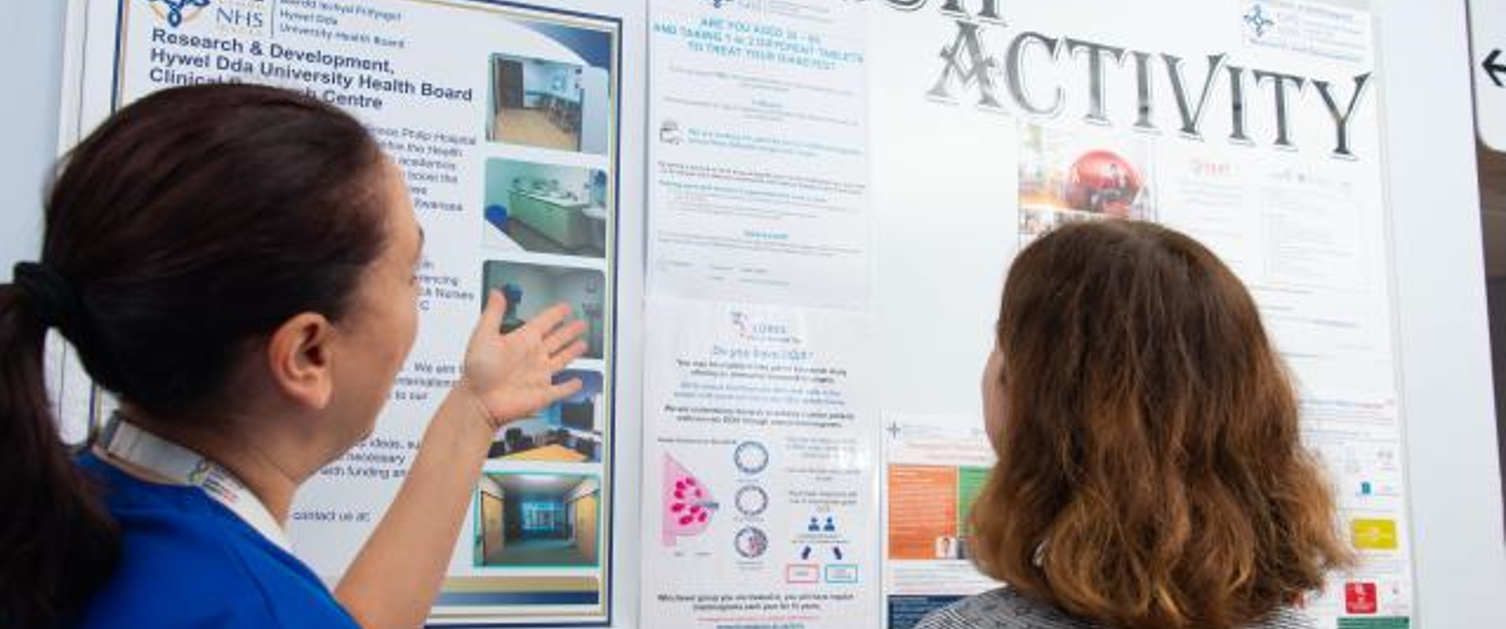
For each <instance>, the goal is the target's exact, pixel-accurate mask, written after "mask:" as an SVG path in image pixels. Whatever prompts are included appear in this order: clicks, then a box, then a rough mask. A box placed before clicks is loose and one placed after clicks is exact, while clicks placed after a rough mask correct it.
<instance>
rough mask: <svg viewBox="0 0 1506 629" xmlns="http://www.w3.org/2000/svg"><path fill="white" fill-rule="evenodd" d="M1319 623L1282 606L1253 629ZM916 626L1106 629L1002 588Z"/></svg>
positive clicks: (1306, 627)
mask: <svg viewBox="0 0 1506 629" xmlns="http://www.w3.org/2000/svg"><path fill="white" fill-rule="evenodd" d="M1317 626H1318V625H1317V622H1316V621H1314V620H1313V619H1312V618H1311V617H1309V616H1308V615H1306V614H1303V613H1302V612H1299V611H1297V610H1294V609H1281V610H1278V611H1277V612H1276V613H1274V614H1272V615H1271V617H1269V618H1267V619H1265V620H1264V621H1262V622H1260V623H1258V624H1255V625H1251V627H1250V629H1316V628H1317ZM915 629H1104V627H1103V626H1102V625H1100V624H1098V623H1095V622H1093V621H1091V620H1087V619H1084V618H1078V617H1076V616H1072V615H1069V614H1067V613H1066V612H1064V611H1062V610H1059V609H1057V608H1056V607H1054V606H1051V605H1048V604H1046V603H1041V602H1038V601H1035V600H1033V599H1029V598H1026V597H1024V596H1021V595H1020V594H1019V593H1017V592H1015V591H1014V590H1011V589H1009V588H999V589H997V590H994V591H992V592H986V593H983V594H979V595H977V596H973V597H970V598H965V599H963V600H960V601H957V602H956V603H953V604H951V605H948V606H946V607H943V608H941V609H938V610H936V611H935V612H932V613H931V614H930V615H929V616H926V617H925V619H924V620H921V621H920V624H918V625H916V626H915Z"/></svg>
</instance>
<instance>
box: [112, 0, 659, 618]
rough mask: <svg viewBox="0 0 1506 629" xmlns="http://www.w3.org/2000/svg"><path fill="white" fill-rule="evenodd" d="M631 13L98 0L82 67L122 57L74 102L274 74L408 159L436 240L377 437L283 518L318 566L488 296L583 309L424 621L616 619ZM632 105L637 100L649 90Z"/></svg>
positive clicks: (345, 559) (346, 1)
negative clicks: (574, 356)
mask: <svg viewBox="0 0 1506 629" xmlns="http://www.w3.org/2000/svg"><path fill="white" fill-rule="evenodd" d="M546 4H547V5H548V6H544V5H546ZM100 5H106V6H100ZM624 9H635V10H637V11H642V9H643V7H642V5H641V4H632V3H627V4H620V3H611V2H588V1H584V0H582V1H578V2H548V3H537V4H530V3H518V2H489V1H479V0H478V1H467V0H380V1H379V0H193V1H188V0H181V1H171V0H121V1H120V2H118V3H116V2H109V3H106V2H100V3H95V4H94V5H92V6H91V10H90V19H91V21H90V24H89V26H90V31H89V32H90V37H91V42H93V41H98V42H100V43H99V44H98V45H91V46H90V48H89V53H88V60H89V61H91V62H93V61H96V60H98V59H101V58H102V55H103V53H102V52H101V50H103V51H107V52H108V53H109V57H110V63H108V64H100V63H90V67H89V68H87V69H86V71H85V76H86V78H92V79H95V80H98V79H99V77H100V76H101V74H102V73H108V75H107V78H108V81H107V83H108V89H107V90H102V91H92V92H88V91H86V95H87V96H86V98H89V99H92V101H91V102H85V103H83V110H84V111H90V110H91V109H98V107H97V105H96V103H97V102H98V101H101V100H103V101H104V102H106V103H108V108H109V109H113V108H118V107H121V106H124V105H125V104H127V103H130V102H131V101H133V100H135V99H137V98H140V97H142V96H143V95H146V94H148V93H151V92H153V91H156V90H160V89H165V88H168V87H172V86H180V85H191V84H199V83H209V82H257V83H267V84H272V85H277V86H282V87H287V88H291V89H296V90H302V91H305V92H307V93H308V94H310V95H312V96H314V97H316V98H319V99H321V100H324V101H326V102H329V103H332V104H335V105H337V106H339V107H342V108H344V109H346V110H347V111H349V112H351V113H352V114H354V115H355V116H357V117H358V118H359V119H361V120H362V121H363V122H364V123H366V124H367V125H368V127H369V128H370V129H371V131H372V133H373V134H374V135H375V136H376V138H377V139H378V140H379V142H380V143H381V145H382V147H383V149H384V150H385V151H386V152H387V154H388V155H389V156H390V157H391V158H392V159H393V160H395V161H396V162H397V164H398V165H399V166H401V168H402V170H403V173H404V176H405V178H406V181H407V184H408V189H409V192H410V194H411V196H412V199H413V205H414V208H415V211H416V212H417V214H418V218H419V220H420V223H421V225H422V226H423V228H424V231H425V233H426V236H427V244H426V246H425V260H424V262H423V263H422V265H421V269H420V271H419V274H418V277H417V281H418V282H419V283H420V284H421V287H422V288H421V298H420V302H419V308H420V312H421V314H420V330H419V334H418V338H417V341H416V343H415V345H414V348H413V351H412V353H411V354H410V357H409V360H408V362H407V363H406V364H405V365H404V366H403V368H402V370H401V372H400V373H399V375H398V377H397V382H396V385H395V387H394V390H393V391H392V394H391V399H390V401H389V402H388V405H387V407H386V410H385V411H384V412H383V414H382V416H381V417H380V418H379V421H378V424H377V427H376V430H375V432H374V434H373V435H371V437H370V438H369V439H367V440H366V441H365V442H363V443H361V444H360V445H358V446H357V447H356V448H354V449H352V450H351V451H350V452H349V453H347V454H346V455H345V456H344V457H343V458H341V459H340V460H338V461H336V462H335V463H333V464H331V465H330V466H328V467H327V468H326V469H324V470H322V471H321V472H320V474H319V475H318V476H317V477H316V478H314V479H312V480H311V481H309V482H308V483H307V484H306V485H305V486H304V487H303V489H302V490H301V491H300V493H299V494H298V499H297V502H296V504H295V505H294V508H293V511H292V513H291V518H290V523H289V532H290V535H291V538H292V545H293V550H294V551H295V553H296V554H297V555H298V556H299V557H300V558H302V559H303V560H305V561H306V562H307V563H308V564H309V565H310V566H311V567H312V568H313V569H314V570H315V572H316V573H318V574H319V575H320V576H321V577H322V578H324V579H326V580H327V581H329V582H331V583H333V582H334V581H336V580H337V579H338V578H339V576H340V575H341V574H342V573H343V571H344V570H345V567H346V566H347V565H348V564H349V562H350V561H351V560H352V559H353V557H354V555H355V553H356V552H357V551H358V549H359V548H360V546H361V544H362V542H363V541H364V540H365V539H366V538H367V536H368V535H369V533H370V532H371V530H372V528H373V527H374V525H375V523H376V522H377V521H378V519H379V518H380V517H381V516H382V513H383V511H384V510H385V507H386V505H387V504H388V503H389V502H390V501H391V500H392V498H393V497H394V495H395V494H396V492H397V489H398V487H399V485H400V484H401V482H402V480H403V475H404V473H405V471H406V470H407V469H408V467H409V466H410V465H411V463H412V461H413V458H414V456H415V454H416V451H417V446H418V443H419V440H420V438H421V436H422V434H423V432H424V429H425V426H426V423H427V421H428V418H429V417H430V416H431V413H432V412H433V411H434V410H435V409H436V408H437V406H438V404H439V402H440V400H441V399H442V398H443V397H444V395H445V393H446V391H447V390H448V389H449V388H450V387H451V385H453V384H454V383H455V382H456V380H457V379H458V378H459V377H460V375H461V373H460V372H461V360H462V357H463V354H464V349H465V344H466V340H467V339H468V337H469V332H470V330H471V328H472V326H473V325H474V323H475V321H476V320H477V318H478V316H479V314H480V312H481V309H482V305H483V302H484V300H485V298H486V295H487V293H488V291H491V290H497V291H500V292H502V293H503V294H504V295H506V296H507V299H508V303H509V306H508V310H507V312H506V316H505V319H504V321H503V324H502V328H503V331H508V330H510V329H514V328H516V327H518V326H521V325H522V324H523V323H524V322H526V321H527V320H528V319H529V318H530V317H532V316H534V315H535V314H537V313H539V312H540V311H542V310H543V309H545V308H547V307H549V306H550V305H552V304H555V303H559V302H565V303H568V304H569V305H570V306H571V309H572V313H573V316H574V317H575V318H577V319H580V320H582V321H585V322H586V324H587V331H586V333H585V335H584V340H585V341H586V343H587V346H588V348H587V351H586V354H585V355H584V356H583V357H582V358H581V359H579V360H578V361H576V362H575V363H573V364H571V365H570V366H569V367H568V368H567V370H566V371H565V372H564V373H562V374H560V376H559V377H560V378H561V379H565V378H578V379H579V380H580V381H581V382H582V383H583V385H584V386H583V388H582V389H581V391H580V392H579V393H577V394H575V395H573V396H571V397H569V398H567V399H564V400H561V401H560V402H558V403H556V404H554V405H552V406H550V407H548V408H546V409H544V410H542V411H540V412H539V413H537V414H536V415H534V416H531V417H525V418H522V419H519V420H516V421H513V422H511V423H509V424H507V425H505V426H503V427H501V429H499V430H498V431H497V433H496V435H495V438H494V440H493V443H492V444H491V447H490V450H489V452H488V458H487V461H486V463H485V467H484V470H483V473H482V475H481V478H480V480H479V482H478V483H477V486H476V487H475V491H474V498H473V506H472V509H471V516H470V517H469V518H467V520H466V521H465V524H464V526H463V529H462V531H461V535H460V539H459V542H458V544H457V545H456V548H455V550H454V554H453V556H452V558H451V561H450V566H449V572H448V575H447V578H446V579H445V582H444V586H443V591H442V593H441V594H440V596H439V599H438V601H437V603H436V607H435V609H434V612H433V616H432V618H431V622H432V623H433V624H478V623H479V624H486V625H523V624H526V625H538V624H550V625H594V626H603V625H606V624H608V623H609V622H610V620H611V607H610V601H611V596H612V593H613V586H612V581H611V574H612V572H611V561H612V556H613V553H612V549H613V544H614V542H615V540H616V537H615V536H614V535H613V529H612V517H611V514H612V512H613V496H614V490H615V489H616V488H617V487H616V485H617V484H616V482H615V480H616V475H615V474H614V458H615V456H616V455H617V452H616V450H615V449H614V443H615V441H616V439H615V436H616V433H617V431H618V430H619V429H620V424H619V420H618V417H619V414H620V413H621V412H622V411H623V407H622V406H621V405H619V404H618V403H617V402H618V395H617V381H618V377H617V376H618V373H617V372H618V369H619V359H618V354H617V350H616V348H617V339H618V336H619V329H620V328H619V313H620V312H621V311H622V305H623V304H628V305H632V304H636V303H637V301H636V299H626V300H624V299H623V298H622V297H621V293H620V288H619V287H620V282H619V280H620V277H621V274H622V273H623V268H624V266H626V267H627V269H628V270H627V272H628V273H631V272H632V271H631V269H632V268H633V266H635V265H636V260H635V259H632V258H630V259H628V260H626V261H625V262H624V261H623V256H622V255H621V254H620V252H619V248H618V246H617V242H618V240H617V239H618V235H619V231H620V226H621V224H622V223H623V222H624V221H627V222H641V220H642V208H641V204H640V202H638V201H637V200H636V199H637V198H639V197H638V196H636V195H638V194H641V187H640V186H638V185H636V184H635V183H633V182H636V181H638V180H641V178H642V173H641V172H639V171H638V170H637V168H639V167H640V166H637V165H638V164H641V162H640V161H639V160H636V159H630V160H628V163H631V164H634V165H635V166H634V169H632V170H628V169H625V168H624V167H623V164H624V160H623V159H622V152H623V151H624V143H623V138H624V135H623V125H624V120H625V118H624V116H623V115H622V111H623V107H624V102H623V101H624V97H625V95H624V92H623V88H622V86H623V80H624V73H641V72H642V71H643V70H642V67H641V65H638V64H641V60H640V59H625V58H624V56H623V50H624V38H625V37H626V36H627V34H626V33H625V32H624V27H623V24H624V19H625V18H624V16H623V15H622V14H621V13H620V11H622V10H624ZM627 19H630V20H637V19H640V18H638V17H629V18H627ZM96 20H98V21H97V22H96ZM99 23H104V24H108V26H109V28H103V27H100V28H98V29H96V24H99ZM106 35H107V36H108V37H106ZM637 35H639V36H641V35H642V32H641V31H638V33H637ZM635 50H641V49H639V48H636V47H635ZM633 84H634V85H638V83H636V82H634V83H633ZM629 97H630V98H632V99H641V98H642V93H641V88H640V91H639V92H637V93H634V94H632V95H631V96H629ZM633 111H638V112H641V109H638V108H637V107H634V109H633ZM640 115H641V114H640ZM626 120H629V121H630V120H631V119H630V118H626ZM629 124H631V123H629ZM635 141H636V140H635ZM634 148H636V147H634ZM625 180H626V181H628V182H629V183H627V184H626V186H625V185H624V181H625ZM624 189H626V190H631V191H633V194H632V195H627V196H625V195H624V192H623V191H624ZM630 316H631V315H630Z"/></svg>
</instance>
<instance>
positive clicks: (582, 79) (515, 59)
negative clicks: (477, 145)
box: [486, 54, 612, 155]
mask: <svg viewBox="0 0 1506 629" xmlns="http://www.w3.org/2000/svg"><path fill="white" fill-rule="evenodd" d="M610 77H611V72H610V71H609V70H608V69H607V68H605V67H598V66H592V65H589V64H586V63H585V62H583V61H580V60H576V61H574V62H571V61H562V60H551V59H540V58H535V57H519V56H512V55H503V54H496V55H492V58H491V81H490V83H491V104H492V107H491V119H490V120H489V121H488V124H487V133H486V137H487V139H488V140H491V141H493V142H502V143H506V144H516V145H520V146H532V147H538V148H546V149H555V150H560V151H572V152H580V153H592V154H596V155H605V154H606V153H607V145H608V141H607V140H608V137H607V136H608V133H609V130H610V128H611V124H610V122H611V111H612V104H611V78H610Z"/></svg>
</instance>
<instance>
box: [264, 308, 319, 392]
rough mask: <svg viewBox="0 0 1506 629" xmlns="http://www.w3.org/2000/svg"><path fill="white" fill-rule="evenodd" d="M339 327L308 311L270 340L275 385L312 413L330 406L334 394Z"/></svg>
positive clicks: (269, 361) (270, 365) (269, 360)
mask: <svg viewBox="0 0 1506 629" xmlns="http://www.w3.org/2000/svg"><path fill="white" fill-rule="evenodd" d="M334 335H335V328H334V325H332V324H331V323H330V322H329V319H326V318H325V317H324V315H321V314H316V313H312V312H305V313H301V314H298V315H296V316H294V317H293V318H291V319H288V320H287V321H285V322H283V324H282V325H281V326H278V328H277V330H276V331H274V332H273V333H272V337H271V338H270V339H268V341H267V368H268V375H269V376H271V380H272V383H273V386H275V387H276V388H277V390H279V391H281V392H282V393H283V394H284V395H287V396H288V397H289V398H290V399H291V400H293V401H294V402H295V403H297V404H300V405H302V406H304V407H306V408H308V409H311V410H321V409H323V408H325V407H326V406H328V405H329V401H330V397H331V395H332V394H333V393H334V388H335V386H334V380H335V376H334V370H333V368H332V367H333V364H334V351H335V348H334V343H333V341H334Z"/></svg>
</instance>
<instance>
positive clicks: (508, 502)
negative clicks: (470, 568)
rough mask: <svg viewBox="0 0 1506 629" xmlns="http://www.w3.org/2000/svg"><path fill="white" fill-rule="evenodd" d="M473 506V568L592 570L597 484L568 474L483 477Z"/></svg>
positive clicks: (597, 518)
mask: <svg viewBox="0 0 1506 629" xmlns="http://www.w3.org/2000/svg"><path fill="white" fill-rule="evenodd" d="M478 489H479V492H478V496H477V500H476V504H477V507H476V527H475V531H476V542H475V564H476V566H478V567H530V568H536V567H576V566H595V565H597V563H598V561H599V557H598V555H599V553H598V552H597V549H598V547H599V544H600V537H601V526H600V525H601V483H600V481H598V480H597V478H596V477H595V476H577V475H571V474H483V475H482V476H481V481H480V482H479V483H478Z"/></svg>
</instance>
